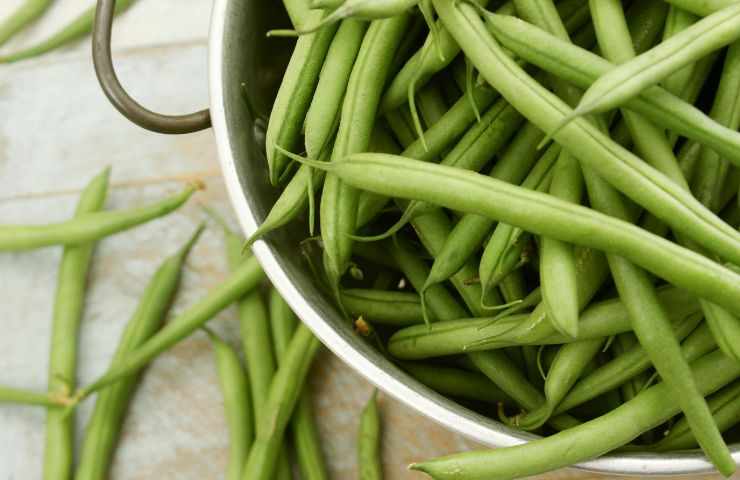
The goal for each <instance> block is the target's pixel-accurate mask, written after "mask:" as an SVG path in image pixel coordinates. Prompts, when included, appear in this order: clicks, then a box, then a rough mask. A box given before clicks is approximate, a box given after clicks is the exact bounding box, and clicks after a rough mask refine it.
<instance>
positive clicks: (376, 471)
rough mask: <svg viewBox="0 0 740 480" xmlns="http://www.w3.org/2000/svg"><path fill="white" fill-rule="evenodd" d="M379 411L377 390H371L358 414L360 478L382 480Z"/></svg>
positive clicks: (363, 479) (362, 479)
mask: <svg viewBox="0 0 740 480" xmlns="http://www.w3.org/2000/svg"><path fill="white" fill-rule="evenodd" d="M380 434H381V426H380V411H379V410H378V392H377V390H376V391H374V392H373V394H372V396H371V397H370V401H368V403H367V405H366V406H365V408H364V409H363V411H362V415H361V416H360V428H359V432H358V438H357V464H358V469H359V471H360V480H382V478H383V465H382V462H381V459H380V445H381V444H380V440H381V439H380Z"/></svg>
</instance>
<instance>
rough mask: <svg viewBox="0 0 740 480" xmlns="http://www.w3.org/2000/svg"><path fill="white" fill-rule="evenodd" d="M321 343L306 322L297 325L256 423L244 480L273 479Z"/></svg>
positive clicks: (243, 476) (243, 475)
mask: <svg viewBox="0 0 740 480" xmlns="http://www.w3.org/2000/svg"><path fill="white" fill-rule="evenodd" d="M320 345H321V344H320V343H319V341H318V340H317V339H316V337H314V336H313V334H312V333H311V331H310V330H309V329H308V328H307V327H306V326H305V325H303V324H301V325H299V326H298V329H297V330H296V332H295V334H294V335H293V338H292V340H291V341H290V344H289V345H288V348H287V350H286V352H285V355H284V356H283V357H282V362H281V364H280V368H278V370H277V373H276V374H275V377H274V378H273V380H272V383H271V384H270V391H269V393H268V396H267V400H266V402H265V406H264V414H263V415H262V416H261V417H260V418H259V419H258V422H257V436H256V438H255V441H254V444H253V445H252V449H251V450H250V451H249V457H248V458H247V463H246V464H245V466H244V471H243V473H242V478H243V479H244V480H267V479H271V478H273V474H274V472H275V466H276V464H277V461H276V460H277V458H278V454H279V452H280V449H281V446H282V445H283V434H284V433H285V428H286V427H287V425H288V422H289V421H290V418H291V415H292V413H293V410H294V407H295V405H296V403H297V401H298V397H299V396H300V394H301V391H302V390H303V383H304V380H305V378H306V375H307V374H308V367H309V365H310V364H311V359H312V358H313V357H314V355H315V354H316V351H317V350H318V348H319V346H320Z"/></svg>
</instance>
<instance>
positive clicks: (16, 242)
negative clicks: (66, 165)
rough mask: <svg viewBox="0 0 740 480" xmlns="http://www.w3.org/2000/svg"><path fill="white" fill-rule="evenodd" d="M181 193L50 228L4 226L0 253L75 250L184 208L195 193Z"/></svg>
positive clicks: (0, 233)
mask: <svg viewBox="0 0 740 480" xmlns="http://www.w3.org/2000/svg"><path fill="white" fill-rule="evenodd" d="M198 188H199V187H198V186H188V187H187V188H186V189H185V190H183V191H182V192H180V193H178V194H175V195H172V196H170V197H168V198H165V199H164V200H160V201H159V202H157V203H153V204H151V205H147V206H145V207H138V208H131V209H126V210H117V211H104V212H90V213H85V214H81V215H78V216H75V218H73V219H71V220H67V221H66V222H59V223H55V224H49V225H29V226H26V225H22V226H21V225H5V226H1V227H0V250H6V251H7V250H30V249H34V248H41V247H48V246H51V245H65V246H74V245H78V244H84V243H89V242H93V241H95V240H99V239H101V238H103V237H106V236H108V235H112V234H114V233H118V232H121V231H123V230H127V229H129V228H133V227H136V226H138V225H141V224H142V223H145V222H148V221H149V220H153V219H155V218H158V217H162V216H164V215H167V214H168V213H170V212H172V211H173V210H176V209H177V208H179V207H180V206H181V205H182V204H184V203H185V202H186V201H187V200H188V198H190V196H191V195H192V194H193V193H194V192H195V191H196V190H197V189H198Z"/></svg>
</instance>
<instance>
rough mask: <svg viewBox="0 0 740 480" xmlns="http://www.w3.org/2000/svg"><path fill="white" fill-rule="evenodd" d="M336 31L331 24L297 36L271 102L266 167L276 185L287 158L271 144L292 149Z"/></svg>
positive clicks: (319, 14) (318, 15) (316, 15)
mask: <svg viewBox="0 0 740 480" xmlns="http://www.w3.org/2000/svg"><path fill="white" fill-rule="evenodd" d="M323 15H324V14H323V12H320V11H316V12H311V14H310V15H309V16H308V17H307V18H306V20H305V22H307V23H312V22H313V21H315V20H313V19H314V18H321V17H323ZM336 30H337V26H336V25H333V26H329V27H327V28H325V29H322V30H321V31H320V32H317V33H316V34H312V35H303V36H301V37H299V38H298V40H297V42H296V46H295V48H294V49H293V54H292V55H291V57H290V61H289V62H288V67H287V68H286V70H285V74H284V75H283V80H282V82H281V83H280V88H279V89H278V92H277V96H276V97H275V102H274V103H273V105H272V111H271V112H270V119H269V121H268V123H267V132H266V133H265V142H266V155H267V166H268V169H269V175H270V182H271V183H272V184H273V185H277V184H278V181H279V179H280V177H281V176H282V175H283V173H284V172H285V168H286V167H287V164H288V158H287V157H286V156H285V155H283V154H281V153H279V152H278V151H277V150H276V148H275V147H276V146H280V147H283V148H287V149H293V148H294V147H295V146H296V144H297V143H298V140H299V137H300V134H301V127H302V126H303V121H304V119H305V117H306V112H307V111H308V109H309V106H310V103H311V98H312V97H313V94H314V91H315V89H316V85H317V84H318V82H319V74H320V72H321V68H322V66H323V65H324V59H325V57H326V54H327V52H328V50H329V46H330V45H331V42H332V39H333V38H334V33H335V32H336Z"/></svg>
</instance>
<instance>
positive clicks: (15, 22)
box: [0, 0, 52, 45]
mask: <svg viewBox="0 0 740 480" xmlns="http://www.w3.org/2000/svg"><path fill="white" fill-rule="evenodd" d="M51 3H52V0H26V1H25V2H24V3H22V4H21V5H20V6H19V7H18V8H16V9H15V11H13V13H11V14H10V16H8V17H7V18H6V19H5V20H3V21H2V22H0V45H3V44H4V43H5V42H7V41H8V40H9V39H10V38H11V37H12V36H13V35H15V34H16V33H18V32H20V31H21V30H23V29H24V28H26V27H27V26H28V25H30V24H31V23H33V22H34V21H35V20H36V19H37V18H39V17H40V16H41V15H43V14H44V12H46V10H48V9H49V7H50V6H51Z"/></svg>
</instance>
